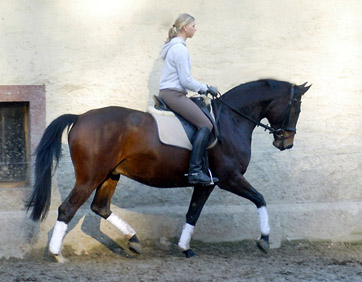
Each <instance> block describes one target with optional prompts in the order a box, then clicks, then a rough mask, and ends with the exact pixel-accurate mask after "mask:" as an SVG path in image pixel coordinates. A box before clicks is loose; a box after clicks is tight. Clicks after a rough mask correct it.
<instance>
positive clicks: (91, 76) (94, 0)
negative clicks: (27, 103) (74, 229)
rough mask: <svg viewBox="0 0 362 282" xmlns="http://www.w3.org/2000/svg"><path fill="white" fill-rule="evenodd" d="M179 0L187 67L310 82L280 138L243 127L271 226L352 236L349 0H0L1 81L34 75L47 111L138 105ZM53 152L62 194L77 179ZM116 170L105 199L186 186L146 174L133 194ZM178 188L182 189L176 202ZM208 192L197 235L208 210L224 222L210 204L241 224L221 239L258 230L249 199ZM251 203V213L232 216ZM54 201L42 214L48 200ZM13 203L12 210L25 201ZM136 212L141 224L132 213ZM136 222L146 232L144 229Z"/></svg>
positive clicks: (357, 74)
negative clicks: (160, 183)
mask: <svg viewBox="0 0 362 282" xmlns="http://www.w3.org/2000/svg"><path fill="white" fill-rule="evenodd" d="M184 11H186V12H188V13H190V14H192V15H194V16H195V17H196V19H197V21H196V24H197V29H198V31H197V33H196V35H195V37H194V38H193V39H191V40H188V41H187V44H188V47H189V49H190V53H191V56H192V61H193V69H192V73H193V76H194V77H195V78H197V79H199V80H201V81H204V82H206V83H208V84H211V85H215V86H217V87H218V88H219V89H220V91H221V92H225V91H227V90H228V89H230V88H232V87H234V86H236V85H238V84H240V83H243V82H247V81H250V80H256V79H260V78H265V77H267V78H269V77H271V78H276V79H281V80H287V81H291V82H294V83H297V84H301V83H304V82H305V81H309V82H310V83H312V84H313V87H312V88H311V89H310V91H309V92H308V93H307V94H306V95H305V97H304V99H303V105H302V114H301V116H300V121H299V124H298V134H297V137H296V140H295V147H294V148H293V149H292V150H291V151H288V152H278V151H277V150H276V149H275V148H273V147H272V146H271V141H272V140H271V136H268V134H266V133H264V132H263V130H261V129H257V130H256V131H255V134H254V143H253V157H252V161H251V164H250V167H249V171H248V172H247V174H246V176H247V179H249V180H250V182H251V183H252V184H254V185H255V187H256V188H257V189H258V190H259V191H261V192H262V193H263V194H264V196H265V198H266V200H267V202H268V204H269V209H270V211H271V220H272V222H271V224H272V230H274V234H276V233H277V234H279V235H273V236H275V239H274V240H275V241H278V242H279V241H280V240H282V239H286V238H304V237H307V238H325V239H338V238H347V239H351V238H352V237H353V236H357V238H359V239H360V238H361V235H360V233H361V232H362V231H361V230H362V226H361V224H360V223H359V220H358V218H360V217H361V215H362V210H361V208H360V206H362V205H361V202H362V192H361V191H362V190H361V185H360V183H361V182H362V176H361V175H362V174H361V173H360V171H361V170H362V161H361V160H362V150H361V144H362V133H361V131H360V127H361V124H362V114H361V108H362V98H361V94H362V79H361V78H362V68H361V61H362V20H361V14H362V3H361V2H360V1H357V0H346V1H339V0H329V1H327V0H322V1H312V0H299V1H296V0H294V1H287V0H274V1H269V0H245V1H240V0H227V1H225V0H208V1H201V0H200V1H194V0H192V1H191V0H184V1H175V0H158V1H151V0H121V1H119V0H117V1H116V0H109V1H105V0H103V1H101V0H74V1H70V0H69V1H65V0H64V1H46V0H38V1H35V0H34V1H28V0H17V1H12V0H3V1H1V2H0V66H1V67H0V84H4V85H11V84H21V85H24V84H45V86H46V91H47V97H46V99H47V115H46V116H47V124H48V123H50V122H51V121H52V120H53V119H54V118H56V117H57V116H59V115H61V114H64V113H83V112H85V111H87V110H89V109H92V108H98V107H103V106H108V105H119V106H125V107H130V108H135V109H139V110H146V108H147V106H148V105H149V104H151V103H152V101H151V100H150V97H151V96H152V95H154V94H156V93H157V92H158V91H157V89H158V79H159V75H160V69H161V61H160V60H159V59H158V55H159V52H160V49H161V46H162V43H163V41H164V39H165V37H166V36H167V30H168V28H169V27H170V26H171V24H172V21H173V20H174V18H175V17H177V15H178V14H179V13H181V12H184ZM64 158H65V160H64V163H63V165H64V168H63V170H62V168H61V167H60V169H61V171H60V172H59V173H60V175H61V176H60V177H59V178H58V179H54V185H55V187H58V186H59V191H60V192H58V190H57V188H55V194H53V197H55V199H53V201H55V203H56V204H58V203H59V201H60V199H59V197H61V198H63V197H64V196H66V193H65V192H64V195H61V196H59V194H62V193H63V192H61V191H66V192H69V191H70V189H71V186H72V183H73V182H74V179H73V178H72V177H71V175H72V170H71V166H70V164H69V163H70V159H69V156H67V155H66V152H65V157H64ZM65 179H66V180H65ZM67 181H68V182H67ZM123 184H124V183H123ZM126 184H127V185H129V186H127V187H126V188H124V190H121V191H119V192H117V193H118V194H117V193H116V194H115V200H114V203H115V204H116V205H117V204H118V203H123V204H119V205H118V206H121V207H122V206H125V207H133V208H136V209H137V207H138V206H142V205H149V206H153V205H158V206H162V205H166V206H167V205H168V204H169V203H171V204H170V205H172V204H176V205H177V204H178V205H180V206H182V207H183V206H184V205H187V201H188V199H189V197H190V193H191V192H190V191H189V190H186V192H184V191H183V192H175V191H172V192H171V191H168V192H159V191H158V190H157V191H155V189H151V188H144V189H145V190H144V191H145V192H144V193H145V194H147V193H150V194H151V195H152V196H154V197H150V198H151V199H153V200H149V199H146V198H145V197H143V196H142V194H141V197H140V198H139V199H136V200H135V199H134V198H133V197H132V196H130V195H132V193H134V188H132V187H134V186H135V185H136V184H135V183H132V182H131V184H129V183H128V182H126ZM57 185H58V186H57ZM137 187H138V186H137ZM145 194H143V195H145ZM170 195H171V196H170ZM180 197H181V198H182V197H184V198H185V199H186V202H182V203H180V201H179V199H180ZM122 199H123V200H124V199H126V202H122ZM160 199H161V200H160ZM162 199H163V200H162ZM165 199H166V200H165ZM182 199H183V198H182ZM124 203H130V204H124ZM208 205H209V206H211V207H212V209H211V210H209V209H208V207H206V209H205V216H204V217H201V219H200V226H201V227H200V229H199V230H200V231H199V232H200V233H199V237H200V238H199V239H204V238H207V239H208V240H221V238H222V237H220V233H217V232H216V231H214V230H210V229H209V224H210V222H212V223H213V224H212V226H215V225H216V224H221V223H222V222H225V219H224V218H222V217H221V216H220V219H219V220H218V219H216V218H217V217H215V215H213V211H215V210H218V211H220V214H222V213H223V212H224V213H228V212H229V213H230V214H233V216H235V217H236V215H238V216H239V215H240V218H236V219H235V222H238V221H239V220H240V222H241V223H240V225H238V224H236V227H234V229H232V228H231V227H230V224H229V225H228V228H231V230H230V232H229V234H231V235H229V237H225V238H226V239H231V240H234V239H240V238H245V237H254V234H255V236H257V233H256V232H257V228H256V227H255V226H256V222H257V218H256V217H255V214H256V212H255V210H254V208H253V207H251V205H250V203H249V202H247V201H244V200H240V199H239V198H237V197H236V196H233V195H231V194H228V193H225V192H222V191H215V193H214V194H213V195H212V197H211V198H210V201H209V203H208ZM224 206H228V208H229V210H228V209H225V208H221V207H224ZM240 207H241V208H240ZM14 209H15V210H16V209H17V207H15V206H14ZM166 210H167V211H169V210H170V209H166ZM249 210H250V216H249V215H248V216H247V217H246V218H242V216H243V214H249V213H248V211H249ZM167 211H165V213H167ZM52 212H53V213H52ZM52 212H51V216H50V219H49V220H50V221H49V222H50V223H49V224H48V225H49V226H50V227H49V228H51V225H52V223H53V222H54V220H55V217H56V205H54V207H53V211H52ZM209 212H211V213H209ZM148 213H152V210H151V209H150V210H148ZM181 214H182V212H181ZM210 214H211V215H210ZM7 216H8V215H7ZM17 216H18V215H17ZM17 216H15V217H16V218H18V220H19V221H20V222H22V220H23V219H22V218H23V215H22V214H21V215H19V217H17ZM227 218H228V217H227ZM52 220H53V221H52ZM153 220H155V221H156V219H153ZM181 221H183V216H182V220H181ZM242 221H244V222H242ZM226 222H228V221H226ZM235 222H234V220H232V224H235ZM245 222H250V223H245ZM135 224H139V225H140V223H139V221H137V220H136V223H135ZM243 224H244V225H245V224H246V227H245V226H244V225H243ZM248 224H249V225H248ZM140 226H141V225H140ZM244 227H245V228H244ZM139 228H144V230H145V232H144V234H145V235H144V236H146V233H147V232H151V231H152V230H153V229H154V228H151V227H150V228H149V229H147V228H145V227H144V225H142V226H141V227H139ZM150 229H151V231H150ZM248 229H251V230H252V233H248V231H247V230H248ZM15 231H16V230H15ZM15 231H14V232H15ZM15 233H16V232H15ZM156 233H157V232H156ZM171 233H172V232H171ZM356 234H357V235H356ZM358 234H359V235H358ZM196 236H197V234H196ZM218 236H219V237H218ZM223 236H224V235H223ZM238 236H239V237H238ZM353 238H355V237H353Z"/></svg>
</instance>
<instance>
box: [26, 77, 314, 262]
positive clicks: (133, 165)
mask: <svg viewBox="0 0 362 282" xmlns="http://www.w3.org/2000/svg"><path fill="white" fill-rule="evenodd" d="M309 87H310V86H309ZM309 87H306V84H303V85H299V86H297V85H293V84H291V83H289V82H283V81H276V80H270V79H267V80H259V81H254V82H249V83H246V84H242V85H240V86H237V87H235V88H233V89H231V90H229V91H228V92H226V93H225V94H224V95H222V96H221V97H219V98H218V99H214V100H213V101H212V106H213V108H214V110H215V113H216V114H217V117H216V118H217V123H218V126H219V133H220V137H221V138H220V140H219V142H218V143H217V144H216V146H214V147H213V148H212V149H210V150H209V152H208V156H209V166H210V169H211V170H212V171H213V173H214V175H215V177H217V178H219V183H218V187H219V188H221V189H223V190H226V191H229V192H232V193H234V194H236V195H239V196H241V197H244V198H246V199H249V200H250V201H252V202H253V203H254V204H255V205H256V207H257V211H258V215H259V223H260V231H261V236H260V239H259V240H258V241H257V242H258V243H257V245H258V247H259V248H260V249H261V250H262V251H264V252H267V251H268V248H269V233H270V227H269V218H268V212H267V209H266V202H265V200H264V197H263V196H262V195H261V194H260V193H259V192H258V191H257V190H256V189H255V188H254V187H253V186H252V185H251V184H250V183H249V182H248V181H247V180H246V179H245V178H244V176H243V175H244V173H245V172H246V170H247V167H248V165H249V161H250V157H251V135H252V133H253V130H254V128H255V127H256V126H263V127H264V128H266V129H268V130H269V131H270V132H271V133H273V136H274V141H273V145H274V146H275V147H276V148H278V149H279V150H285V149H290V148H291V147H292V146H293V142H294V136H295V134H296V125H297V121H298V117H299V113H300V111H301V109H300V108H301V98H302V95H303V94H304V93H305V92H306V91H307V90H308V89H309ZM263 118H266V119H267V120H268V121H269V123H270V126H268V125H264V124H262V123H260V121H261V120H262V119H263ZM67 127H68V129H69V128H71V129H70V131H69V133H68V143H69V147H70V154H71V158H72V161H73V165H74V171H75V185H74V188H73V190H72V191H71V192H70V194H69V195H68V197H67V198H66V199H65V200H64V202H63V203H62V204H61V205H60V206H59V209H58V218H57V222H56V224H55V227H54V230H53V235H52V238H51V240H50V244H49V250H50V252H51V253H52V254H53V255H54V256H55V257H56V258H57V259H58V261H62V256H61V246H62V241H63V238H64V236H65V234H66V231H67V227H68V224H69V222H70V221H71V220H72V218H73V217H74V215H75V213H76V211H77V210H78V209H79V207H80V206H81V205H82V204H83V203H84V202H85V201H86V200H87V199H88V198H89V197H90V195H91V194H92V192H93V191H94V190H96V193H95V196H94V199H93V202H92V204H91V209H92V211H93V212H95V213H96V214H97V215H100V216H101V217H102V218H104V219H105V220H107V221H109V222H110V223H112V224H113V225H114V226H115V227H116V228H118V229H119V230H120V232H121V233H123V235H125V236H126V237H127V238H128V240H129V241H128V242H129V248H130V249H131V250H132V251H134V252H135V253H140V252H141V245H140V242H139V240H138V238H137V235H136V231H135V230H134V229H133V228H132V227H131V226H130V225H129V224H128V223H127V222H125V221H124V220H122V219H121V218H120V217H118V216H117V215H116V214H114V213H113V212H112V211H111V209H110V203H111V198H112V195H113V193H114V191H115V188H116V185H117V183H118V180H119V178H120V175H124V176H126V177H129V178H131V179H134V180H136V181H138V182H140V183H143V184H146V185H149V186H153V187H157V188H166V187H174V188H177V187H186V186H189V185H188V182H187V177H185V174H186V173H187V170H188V161H189V157H190V151H189V150H186V149H182V148H177V147H174V146H168V145H165V144H162V143H161V142H160V140H159V138H158V133H157V128H156V123H155V121H154V119H153V118H152V116H151V115H150V114H149V113H145V112H141V111H137V110H132V109H128V108H123V107H107V108H101V109H95V110H91V111H89V112H86V113H84V114H82V115H72V114H66V115H62V116H60V117H58V118H57V119H55V120H54V121H53V122H51V123H50V125H49V126H48V127H47V128H46V130H45V132H44V135H43V137H42V139H41V141H40V143H39V145H38V148H37V150H36V162H35V184H34V190H33V193H32V195H31V197H30V198H29V200H28V201H27V204H26V207H27V208H28V209H30V208H32V212H31V218H32V219H33V220H39V219H42V220H43V219H44V218H45V217H46V215H47V212H48V210H49V205H50V199H51V193H50V192H51V175H52V170H53V159H55V162H56V163H57V162H59V159H60V153H61V137H62V133H63V131H64V130H65V128H67ZM170 156H172V157H170ZM213 189H214V186H213V185H211V186H198V185H196V186H195V187H194V192H193V195H192V198H191V202H190V206H189V209H188V212H187V214H186V223H185V225H184V227H183V229H182V233H181V237H180V240H179V243H178V246H179V248H180V249H181V250H182V251H183V252H184V253H185V256H186V257H190V256H193V255H194V253H193V252H192V250H191V248H190V241H191V236H192V233H193V231H194V227H195V225H196V223H197V220H198V218H199V216H200V213H201V211H202V208H203V206H204V204H205V202H206V201H207V199H208V197H209V195H210V193H211V192H212V191H213Z"/></svg>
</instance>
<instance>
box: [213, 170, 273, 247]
mask: <svg viewBox="0 0 362 282" xmlns="http://www.w3.org/2000/svg"><path fill="white" fill-rule="evenodd" d="M226 179H227V180H225V181H222V182H219V183H218V186H219V187H220V188H221V189H224V190H227V191H229V192H232V193H234V194H236V195H238V196H241V197H243V198H246V199H248V200H250V201H252V202H253V203H254V204H255V205H256V207H257V211H258V216H259V226H260V233H261V236H260V238H259V239H258V240H257V246H258V248H259V249H260V250H261V251H262V252H264V253H268V251H269V234H270V225H269V215H268V210H267V208H266V202H265V200H264V197H263V195H262V194H260V193H259V192H258V191H257V190H255V189H254V188H253V187H252V186H251V185H250V183H249V182H248V181H247V180H246V179H245V178H244V176H243V175H242V174H241V173H238V174H237V175H236V176H234V177H228V178H226Z"/></svg>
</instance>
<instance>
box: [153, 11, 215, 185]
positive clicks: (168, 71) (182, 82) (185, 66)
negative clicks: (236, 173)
mask: <svg viewBox="0 0 362 282" xmlns="http://www.w3.org/2000/svg"><path fill="white" fill-rule="evenodd" d="M195 32H196V27H195V18H194V17H192V16H190V15H188V14H181V15H180V16H179V17H178V18H177V19H176V21H175V23H174V24H173V25H172V27H171V28H170V30H169V32H168V39H167V40H166V42H165V44H164V46H163V49H162V52H161V58H162V59H163V60H164V63H163V69H162V75H161V79H160V93H159V96H160V97H161V98H162V99H163V100H164V101H165V103H166V104H167V105H168V106H169V107H170V108H171V109H172V110H173V111H175V112H176V113H178V114H180V115H181V116H182V117H183V118H185V119H186V120H188V121H189V122H191V123H192V124H193V125H195V126H196V127H197V129H198V131H197V132H196V134H195V136H194V140H193V142H192V143H193V144H192V145H193V146H192V152H191V157H190V162H189V172H188V182H189V183H190V184H192V185H195V184H209V183H211V178H210V177H209V176H208V175H207V174H205V173H204V172H203V170H202V163H203V157H204V156H205V154H206V147H207V145H208V143H209V139H210V135H211V131H212V128H213V125H212V123H211V121H210V120H209V119H208V118H207V117H206V115H205V114H204V113H203V112H202V111H201V109H200V108H199V107H198V106H197V105H196V104H195V103H194V102H193V101H191V100H190V99H189V98H187V97H186V94H187V92H188V90H191V91H195V92H199V93H200V94H207V93H211V94H212V95H216V94H217V89H216V88H215V87H212V86H207V85H206V84H204V83H201V82H198V81H196V80H194V79H193V78H192V76H191V74H190V71H191V60H190V55H189V51H188V49H187V46H186V40H187V39H188V38H192V37H193V36H194V34H195ZM213 181H214V182H217V181H218V179H217V178H213Z"/></svg>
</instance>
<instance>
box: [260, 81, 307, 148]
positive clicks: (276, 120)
mask: <svg viewBox="0 0 362 282" xmlns="http://www.w3.org/2000/svg"><path fill="white" fill-rule="evenodd" d="M306 84H307V82H306V83H304V84H302V85H291V86H290V88H289V91H286V94H284V95H280V96H278V97H277V98H275V99H274V100H273V101H272V102H271V103H270V105H269V107H268V108H269V109H268V113H267V114H266V117H267V119H268V121H269V122H270V124H271V127H272V128H273V129H274V130H273V131H272V133H273V136H274V141H273V145H274V146H275V147H276V148H278V149H279V150H281V151H283V150H285V149H291V148H292V147H293V144H294V136H295V134H296V132H297V129H296V126H297V122H298V118H299V114H300V112H301V103H302V101H301V100H302V96H303V95H304V93H306V92H307V91H308V89H309V88H310V87H311V86H312V85H309V86H306Z"/></svg>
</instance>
